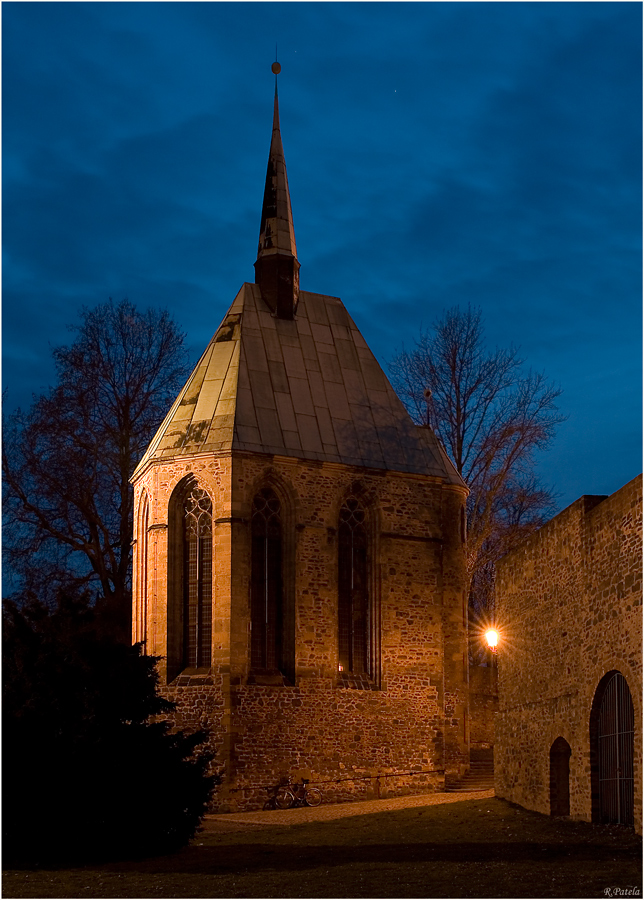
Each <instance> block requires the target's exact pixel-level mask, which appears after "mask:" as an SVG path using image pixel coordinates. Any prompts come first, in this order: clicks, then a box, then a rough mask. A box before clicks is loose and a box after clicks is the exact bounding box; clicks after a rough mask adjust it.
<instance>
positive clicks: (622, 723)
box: [590, 671, 635, 825]
mask: <svg viewBox="0 0 644 900" xmlns="http://www.w3.org/2000/svg"><path fill="white" fill-rule="evenodd" d="M634 722H635V717H634V712H633V700H632V697H631V692H630V690H629V687H628V684H627V683H626V679H625V678H624V676H623V675H622V674H621V673H620V672H615V671H613V672H608V673H607V674H606V675H605V676H604V677H603V678H602V680H601V681H600V683H599V685H598V687H597V691H596V692H595V699H594V701H593V708H592V712H591V717H590V745H591V783H592V813H593V822H601V823H602V824H618V825H632V824H633V809H634V785H633V738H634V731H635V724H634Z"/></svg>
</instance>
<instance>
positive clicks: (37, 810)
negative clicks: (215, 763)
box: [3, 594, 217, 866]
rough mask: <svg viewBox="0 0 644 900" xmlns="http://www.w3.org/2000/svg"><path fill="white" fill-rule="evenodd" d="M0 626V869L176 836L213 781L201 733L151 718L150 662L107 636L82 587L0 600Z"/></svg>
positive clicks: (145, 849)
mask: <svg viewBox="0 0 644 900" xmlns="http://www.w3.org/2000/svg"><path fill="white" fill-rule="evenodd" d="M3 626H4V627H3V630H4V635H3V636H4V688H3V693H4V698H3V699H4V705H3V724H4V738H5V740H4V755H3V763H4V790H3V839H4V840H3V847H4V864H5V866H6V865H7V864H9V865H20V864H23V865H34V864H52V863H63V862H67V863H68V862H84V861H87V860H99V859H115V858H119V857H131V856H142V855H150V854H156V853H163V852H167V851H170V850H173V849H176V848H178V847H180V846H182V845H183V844H185V843H187V842H188V841H189V840H190V838H191V837H192V836H193V834H194V833H195V831H196V830H197V828H198V826H199V823H200V821H201V818H202V817H203V815H204V813H205V811H206V809H207V804H208V800H209V798H210V796H211V793H212V791H213V789H214V786H215V784H216V782H217V778H216V776H213V775H212V774H209V768H210V764H211V760H212V755H211V754H210V753H209V752H208V751H207V750H206V749H205V747H204V741H205V738H206V735H205V734H204V733H197V734H191V735H189V734H185V733H183V732H179V733H173V732H172V731H171V726H170V724H169V722H168V721H167V720H165V719H164V718H163V714H164V713H168V712H169V711H170V710H171V709H172V704H170V703H169V702H168V701H166V700H164V699H163V698H162V697H161V696H160V695H159V693H158V684H157V674H156V668H155V664H156V659H155V658H154V657H150V656H145V655H143V653H142V652H141V648H140V647H138V646H135V647H131V646H127V645H125V644H123V643H120V642H118V641H117V640H115V639H114V638H113V637H112V636H110V633H109V630H106V629H104V628H102V623H101V612H100V608H99V610H97V609H96V608H94V607H92V606H91V605H90V603H89V600H88V598H87V596H80V597H79V596H76V597H74V596H70V595H69V594H64V595H62V596H60V597H59V598H58V602H57V604H56V606H55V608H53V609H49V608H47V607H46V606H45V605H43V604H42V603H40V602H39V601H38V600H36V599H33V598H31V599H28V600H26V601H25V600H24V598H23V602H22V603H21V604H20V605H19V604H17V603H13V602H11V603H7V604H6V605H5V610H4V616H3ZM151 717H152V718H151Z"/></svg>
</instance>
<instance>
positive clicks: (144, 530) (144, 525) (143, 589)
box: [134, 491, 150, 643]
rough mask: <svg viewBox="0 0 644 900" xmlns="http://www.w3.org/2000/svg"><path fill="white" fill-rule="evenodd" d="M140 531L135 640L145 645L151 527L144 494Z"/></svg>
mask: <svg viewBox="0 0 644 900" xmlns="http://www.w3.org/2000/svg"><path fill="white" fill-rule="evenodd" d="M139 510H140V511H139V530H138V535H137V547H136V552H137V556H136V559H137V573H136V574H137V595H138V596H137V606H136V617H135V621H134V626H135V631H134V640H135V641H136V642H141V643H145V642H146V641H147V636H148V635H147V630H148V528H149V526H150V504H149V502H148V495H147V494H146V493H145V491H144V492H143V494H142V495H141V505H140V507H139Z"/></svg>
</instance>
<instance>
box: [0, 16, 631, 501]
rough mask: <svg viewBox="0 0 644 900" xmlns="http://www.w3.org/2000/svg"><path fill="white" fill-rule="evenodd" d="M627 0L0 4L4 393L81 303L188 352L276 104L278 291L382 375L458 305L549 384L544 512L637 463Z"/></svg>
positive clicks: (248, 265)
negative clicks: (282, 199)
mask: <svg viewBox="0 0 644 900" xmlns="http://www.w3.org/2000/svg"><path fill="white" fill-rule="evenodd" d="M641 17H642V7H641V5H640V4H639V3H619V2H615V3H614V2H606V3H604V2H596V3H595V2H593V3H584V2H579V3H578V2H573V3H558V2H555V3H512V2H509V3H505V2H503V3H461V2H453V3H431V2H430V3H425V2H419V3H398V2H396V3H298V2H295V3H270V2H266V3H262V2H260V3H218V2H214V3H210V2H204V3H191V2H181V3H173V2H169V3H154V2H152V3H136V2H134V3H83V2H80V3H56V2H53V3H32V2H27V3H12V2H5V3H3V4H2V26H3V29H2V39H3V107H2V109H3V338H4V341H3V359H4V371H3V384H4V388H5V390H6V391H7V396H6V401H5V402H6V406H7V408H8V409H12V408H14V407H15V406H16V405H22V406H26V405H28V404H29V402H30V398H31V394H32V392H39V391H41V390H44V389H46V387H47V385H48V384H49V383H50V382H51V379H52V375H53V366H52V364H51V360H50V348H51V347H52V346H56V345H58V344H60V343H64V342H66V341H68V340H69V333H68V331H67V329H66V326H67V325H68V324H71V323H74V322H75V321H77V315H78V310H79V309H80V307H81V306H83V305H87V306H93V305H95V304H97V303H100V302H103V301H105V300H106V299H107V298H108V297H110V296H111V297H113V298H114V299H116V300H119V299H121V298H123V297H128V298H129V299H130V300H131V301H133V302H134V303H136V304H137V305H139V306H141V307H146V306H151V305H152V306H164V307H167V308H168V309H170V310H171V312H172V313H173V314H174V316H175V318H176V319H177V321H178V322H179V324H180V325H181V327H182V328H183V330H185V331H186V332H187V335H188V343H189V346H190V349H191V353H192V357H193V358H195V359H196V357H197V356H198V355H199V354H200V352H201V351H202V350H203V348H204V346H205V344H206V343H207V341H208V340H209V339H210V337H211V335H212V333H213V332H214V331H215V330H216V328H217V326H218V324H219V322H220V320H221V318H222V317H223V315H224V313H225V311H226V309H227V308H228V306H229V305H230V303H231V302H232V300H233V299H234V297H235V294H236V292H237V290H238V289H239V287H240V285H241V284H242V282H244V281H253V280H254V272H253V262H254V261H255V256H256V249H257V237H258V230H259V217H260V211H261V201H262V194H263V185H264V178H265V173H266V160H267V156H268V147H269V142H270V128H271V119H272V95H273V84H274V80H273V76H272V75H271V73H270V65H271V62H272V61H273V59H274V57H275V44H276V42H277V44H278V56H279V60H280V62H281V65H282V74H281V75H280V84H279V90H280V116H281V125H282V137H283V141H284V148H285V154H286V161H287V167H288V175H289V184H290V189H291V199H292V203H293V214H294V220H295V229H296V238H297V244H298V256H299V260H300V263H301V266H302V268H301V272H300V276H301V286H302V288H303V289H305V290H311V291H316V292H319V293H329V294H333V295H336V296H340V297H342V299H343V301H344V302H345V304H346V305H347V307H348V309H349V311H350V313H351V314H352V316H353V318H354V319H355V320H356V322H357V324H358V326H359V327H360V328H361V330H362V332H363V334H364V336H365V338H366V339H367V341H368V343H369V344H370V346H371V348H372V349H373V351H374V352H375V354H376V356H377V357H378V358H379V360H380V361H381V363H382V364H383V366H385V367H386V363H387V361H388V360H389V359H390V358H391V357H392V355H393V354H394V353H395V352H396V350H397V349H399V348H400V347H401V346H402V345H403V344H404V345H405V346H406V347H410V346H411V345H412V344H413V341H414V338H415V337H416V336H417V335H418V333H419V330H420V328H422V327H427V326H429V325H430V324H431V323H432V322H433V321H434V320H435V319H436V318H437V317H438V316H439V315H440V314H441V312H442V311H443V310H444V309H446V308H448V307H450V306H453V305H455V304H461V305H466V304H468V303H471V304H473V305H475V306H480V307H481V308H482V310H483V318H484V322H485V325H486V334H487V338H488V340H489V343H490V344H491V345H492V346H495V345H499V346H506V345H508V344H515V345H519V346H520V348H521V355H522V356H523V357H524V359H525V360H526V365H527V366H530V367H532V368H534V369H537V370H539V371H545V372H546V374H547V375H548V377H549V378H550V379H551V380H553V381H554V382H556V383H558V384H559V385H560V386H561V387H562V389H563V394H562V397H561V409H562V411H563V412H564V413H566V414H567V415H568V416H569V418H568V420H567V422H566V423H565V424H564V425H563V426H561V427H560V429H559V433H558V437H557V440H556V442H555V444H554V446H553V448H552V449H551V450H550V451H549V452H548V453H546V454H545V455H543V456H542V457H541V458H540V463H539V465H540V471H541V472H542V473H543V475H544V478H545V480H546V482H547V483H548V484H551V485H554V487H555V488H556V490H557V491H558V492H559V493H560V505H561V506H562V507H563V506H566V505H567V504H568V503H571V502H572V501H573V500H575V499H576V498H577V497H578V496H580V495H581V494H584V493H589V494H592V493H595V494H604V493H612V492H613V491H615V490H616V489H618V488H619V487H620V486H621V485H622V484H624V483H625V482H626V481H628V480H630V479H631V478H632V477H634V476H635V475H636V474H637V473H638V472H639V471H641V456H642V454H641V410H642V400H641V383H642V379H641V307H642V303H641V294H642V276H641V245H642V239H641V222H642V213H641V196H642V188H641V174H642V162H641V147H642V124H641V111H642V98H641V83H642V76H641V71H642V69H641V66H642V60H641V45H642V40H641V34H642V23H641Z"/></svg>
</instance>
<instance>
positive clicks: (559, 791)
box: [550, 737, 571, 816]
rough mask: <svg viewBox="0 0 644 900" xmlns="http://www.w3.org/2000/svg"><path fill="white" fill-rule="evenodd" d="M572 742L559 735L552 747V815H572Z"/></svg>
mask: <svg viewBox="0 0 644 900" xmlns="http://www.w3.org/2000/svg"><path fill="white" fill-rule="evenodd" d="M570 754H571V749H570V744H569V743H568V741H567V740H565V739H564V738H562V737H558V738H557V740H556V741H555V742H554V743H553V745H552V747H551V748H550V815H551V816H569V815H570Z"/></svg>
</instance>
